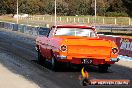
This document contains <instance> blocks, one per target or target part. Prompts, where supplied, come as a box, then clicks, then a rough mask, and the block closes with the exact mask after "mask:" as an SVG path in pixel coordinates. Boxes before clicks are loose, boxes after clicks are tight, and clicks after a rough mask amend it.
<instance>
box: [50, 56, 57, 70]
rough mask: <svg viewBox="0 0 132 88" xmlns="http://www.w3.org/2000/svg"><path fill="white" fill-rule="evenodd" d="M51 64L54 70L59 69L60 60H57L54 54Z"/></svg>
mask: <svg viewBox="0 0 132 88" xmlns="http://www.w3.org/2000/svg"><path fill="white" fill-rule="evenodd" d="M51 65H52V70H53V71H57V69H58V62H57V60H56V59H55V57H54V56H52V59H51Z"/></svg>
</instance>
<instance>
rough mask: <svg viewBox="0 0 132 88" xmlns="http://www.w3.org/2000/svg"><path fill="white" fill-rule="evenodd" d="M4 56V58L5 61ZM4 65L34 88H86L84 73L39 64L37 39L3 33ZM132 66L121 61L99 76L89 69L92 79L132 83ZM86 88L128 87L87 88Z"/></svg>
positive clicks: (1, 51)
mask: <svg viewBox="0 0 132 88" xmlns="http://www.w3.org/2000/svg"><path fill="white" fill-rule="evenodd" d="M1 56H2V57H4V58H1ZM0 64H2V65H3V66H4V67H5V68H7V69H8V70H9V71H11V72H12V73H14V74H17V75H19V76H22V77H23V78H24V79H26V80H29V82H30V83H31V84H32V83H33V85H34V87H40V88H84V87H83V86H81V85H80V80H79V79H78V77H79V76H80V75H81V72H80V70H74V69H72V70H71V69H65V68H62V69H60V70H59V71H58V72H54V71H52V70H51V69H50V65H49V64H48V63H47V65H46V66H45V65H40V64H38V63H37V52H36V51H35V37H34V36H29V35H25V34H22V33H17V32H11V31H7V30H5V29H0ZM131 64H132V63H131V62H128V61H122V60H121V61H119V62H118V63H117V64H114V65H112V67H111V68H110V69H109V71H108V72H107V73H99V72H98V70H97V69H96V68H94V67H88V69H89V70H88V71H89V74H90V78H91V79H129V80H132V76H131V74H132V68H131V67H132V65H131ZM128 65H129V66H128ZM1 75H2V74H1ZM22 85H23V84H22ZM10 88H14V87H10ZM85 88H128V87H120V86H118V87H115V86H114V87H113V86H112V87H110V86H107V87H102V86H98V87H97V86H96V87H95V86H88V87H87V86H86V87H85Z"/></svg>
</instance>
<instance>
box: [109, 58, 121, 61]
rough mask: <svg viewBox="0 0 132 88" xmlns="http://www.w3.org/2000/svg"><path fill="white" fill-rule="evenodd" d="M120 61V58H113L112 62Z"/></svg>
mask: <svg viewBox="0 0 132 88" xmlns="http://www.w3.org/2000/svg"><path fill="white" fill-rule="evenodd" d="M119 60H120V59H119V58H111V59H110V61H113V62H118V61H119Z"/></svg>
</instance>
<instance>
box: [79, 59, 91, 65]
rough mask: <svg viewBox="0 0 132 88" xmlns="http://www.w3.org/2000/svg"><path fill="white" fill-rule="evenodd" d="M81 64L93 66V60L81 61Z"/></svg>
mask: <svg viewBox="0 0 132 88" xmlns="http://www.w3.org/2000/svg"><path fill="white" fill-rule="evenodd" d="M81 62H82V64H93V59H86V58H83V59H81Z"/></svg>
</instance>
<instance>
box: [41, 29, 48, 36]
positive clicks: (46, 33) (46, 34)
mask: <svg viewBox="0 0 132 88" xmlns="http://www.w3.org/2000/svg"><path fill="white" fill-rule="evenodd" d="M49 31H50V29H49V28H39V31H38V34H39V35H42V36H48V34H49Z"/></svg>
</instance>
